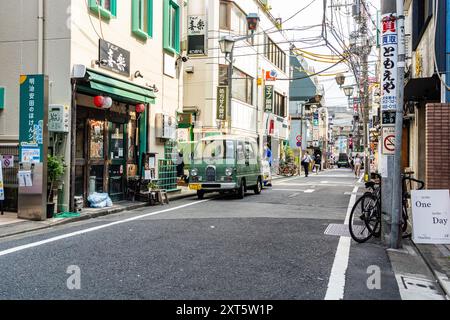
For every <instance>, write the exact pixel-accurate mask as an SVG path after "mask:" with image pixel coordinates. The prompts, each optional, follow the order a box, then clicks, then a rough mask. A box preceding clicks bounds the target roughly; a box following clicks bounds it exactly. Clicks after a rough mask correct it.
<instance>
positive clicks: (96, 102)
mask: <svg viewBox="0 0 450 320" xmlns="http://www.w3.org/2000/svg"><path fill="white" fill-rule="evenodd" d="M104 103H105V97H103V96H96V97H94V105H95V106H96V107H97V108H101V107H103V104H104Z"/></svg>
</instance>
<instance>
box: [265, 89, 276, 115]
mask: <svg viewBox="0 0 450 320" xmlns="http://www.w3.org/2000/svg"><path fill="white" fill-rule="evenodd" d="M273 93H274V86H266V87H265V88H264V99H265V100H264V101H265V107H264V111H265V112H269V113H270V112H273V102H274V100H273Z"/></svg>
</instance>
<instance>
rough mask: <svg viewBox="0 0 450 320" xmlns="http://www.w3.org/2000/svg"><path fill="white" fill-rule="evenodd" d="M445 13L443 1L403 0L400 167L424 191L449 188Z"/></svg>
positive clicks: (446, 4) (449, 4)
mask: <svg viewBox="0 0 450 320" xmlns="http://www.w3.org/2000/svg"><path fill="white" fill-rule="evenodd" d="M449 8H450V1H447V0H440V1H419V0H407V1H405V15H406V21H405V32H406V34H407V39H406V40H407V41H406V47H407V50H406V56H407V60H406V77H405V79H406V85H405V101H404V103H405V104H404V129H403V150H402V155H403V166H404V167H405V168H410V169H411V170H412V171H414V172H415V173H416V177H417V178H418V179H420V180H423V181H425V182H426V187H427V188H429V189H448V188H449V187H450V168H449V166H450V163H449V160H448V159H449V156H450V154H449V145H450V131H449V127H450V123H449V121H450V108H449V105H448V103H449V102H450V100H449V92H450V91H449V90H448V88H446V86H448V81H449V79H450V74H449V73H448V70H449V65H450V60H449V59H448V54H449V52H450V50H449V48H450V41H449V35H450V32H449V27H450V20H449V17H448V9H449ZM446 103H447V104H446Z"/></svg>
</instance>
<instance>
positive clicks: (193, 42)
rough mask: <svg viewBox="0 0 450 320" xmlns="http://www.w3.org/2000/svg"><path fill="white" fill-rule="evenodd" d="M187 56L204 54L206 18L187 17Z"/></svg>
mask: <svg viewBox="0 0 450 320" xmlns="http://www.w3.org/2000/svg"><path fill="white" fill-rule="evenodd" d="M187 28H188V54H189V55H197V54H201V55H204V54H206V30H207V28H206V16H198V15H196V16H188V27H187Z"/></svg>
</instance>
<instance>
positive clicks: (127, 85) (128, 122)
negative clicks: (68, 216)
mask: <svg viewBox="0 0 450 320" xmlns="http://www.w3.org/2000/svg"><path fill="white" fill-rule="evenodd" d="M97 96H103V97H110V98H111V99H112V102H113V103H112V105H111V107H109V108H102V107H96V106H95V105H94V102H93V101H94V98H95V97H97ZM155 98H156V97H155V94H154V92H153V90H151V89H150V88H147V87H143V86H139V85H136V84H134V83H131V82H128V81H124V80H120V79H117V78H114V77H111V76H109V75H107V74H104V73H101V72H99V71H97V70H91V69H88V70H87V72H86V76H85V77H84V78H83V79H79V80H77V82H76V85H75V97H74V100H73V102H72V104H73V105H74V108H72V112H73V114H72V116H75V119H76V122H75V123H73V124H72V126H73V125H74V124H75V129H74V128H72V130H74V133H75V134H74V135H72V140H75V141H72V148H74V150H75V152H74V155H72V157H73V156H74V157H75V159H74V163H75V166H74V167H73V168H72V170H71V180H72V183H71V194H70V196H71V199H74V197H76V196H78V197H79V196H82V197H83V199H84V202H85V204H87V201H86V200H87V197H88V196H89V194H90V193H92V192H100V193H108V194H109V195H110V197H111V199H112V200H113V201H119V200H123V199H125V198H126V195H127V187H128V183H129V180H130V179H132V178H136V177H139V176H142V174H143V170H142V169H143V167H144V162H143V159H144V158H145V157H144V155H145V154H147V152H148V151H149V145H148V134H147V130H148V127H149V123H148V121H149V119H148V118H149V112H150V110H149V108H150V105H151V104H154V103H155ZM139 105H145V109H144V110H140V109H141V108H140V107H139Z"/></svg>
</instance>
